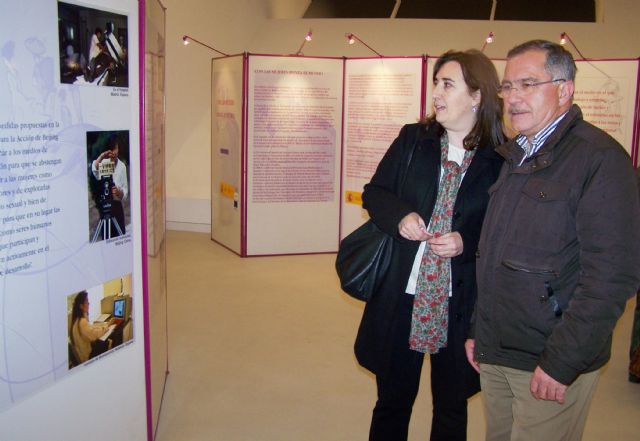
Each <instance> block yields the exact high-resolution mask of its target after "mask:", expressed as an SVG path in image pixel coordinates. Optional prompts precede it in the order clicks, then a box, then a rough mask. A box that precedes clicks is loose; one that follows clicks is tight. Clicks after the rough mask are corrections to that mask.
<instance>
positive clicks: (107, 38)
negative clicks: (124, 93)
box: [58, 2, 129, 87]
mask: <svg viewBox="0 0 640 441" xmlns="http://www.w3.org/2000/svg"><path fill="white" fill-rule="evenodd" d="M127 32H128V26H127V16H126V15H120V14H115V13H113V12H109V11H102V10H98V9H92V8H87V7H84V6H78V5H73V4H70V3H63V2H58V43H59V51H60V82H61V83H65V84H86V85H93V86H112V87H128V86H129V73H128V68H127V64H128V63H127Z"/></svg>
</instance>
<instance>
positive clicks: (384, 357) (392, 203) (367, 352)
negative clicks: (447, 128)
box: [355, 124, 502, 398]
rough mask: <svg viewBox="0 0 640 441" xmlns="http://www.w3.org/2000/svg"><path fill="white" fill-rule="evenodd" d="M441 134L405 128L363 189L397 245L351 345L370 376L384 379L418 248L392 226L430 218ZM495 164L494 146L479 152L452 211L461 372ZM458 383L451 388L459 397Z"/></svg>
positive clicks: (454, 330) (453, 341) (453, 302)
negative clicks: (457, 246)
mask: <svg viewBox="0 0 640 441" xmlns="http://www.w3.org/2000/svg"><path fill="white" fill-rule="evenodd" d="M439 130H440V126H439V125H438V124H432V125H431V126H430V128H429V130H426V129H425V126H424V125H422V124H410V125H406V126H404V127H403V128H402V130H401V131H400V134H399V135H398V138H396V140H395V141H394V142H393V144H392V145H391V147H390V148H389V150H388V151H387V153H386V154H385V156H384V158H383V159H382V161H381V162H380V164H379V165H378V168H377V170H376V173H375V174H374V176H373V177H372V179H371V182H370V183H369V184H367V185H366V186H365V189H364V193H363V207H364V208H366V209H367V210H368V212H369V215H370V216H371V219H372V220H373V222H374V223H375V224H376V225H378V227H380V228H381V229H382V230H383V231H385V232H386V233H387V234H389V235H391V236H392V237H394V239H395V240H394V243H393V255H392V261H391V268H390V270H389V272H388V273H387V276H386V279H385V280H384V282H383V284H382V286H381V288H380V289H379V290H378V292H376V293H375V294H374V296H373V298H372V299H371V300H370V301H369V302H368V303H367V305H366V307H365V310H364V315H363V317H362V322H361V323H360V329H359V331H358V337H357V339H356V344H355V351H356V357H357V358H358V361H359V362H360V364H361V365H362V366H363V367H365V368H367V369H368V370H370V371H371V372H373V373H374V374H376V375H381V376H384V375H385V372H386V369H387V368H388V362H389V359H390V354H391V349H392V344H393V341H394V335H393V332H392V330H394V329H396V328H397V327H396V326H394V320H397V319H398V314H397V311H398V307H399V303H400V302H399V301H400V299H401V298H402V296H403V295H404V292H405V288H406V286H407V282H408V280H409V275H410V273H411V268H412V266H413V262H414V259H415V256H416V252H417V250H418V246H419V244H420V243H419V242H417V241H408V240H405V239H403V238H402V237H400V235H399V233H398V224H399V223H400V220H402V218H403V217H405V216H406V215H407V214H409V213H411V212H414V211H415V212H417V213H419V214H420V216H422V218H423V219H424V220H425V223H428V222H429V219H430V218H431V212H432V210H433V207H434V204H435V201H436V196H437V191H438V183H439V174H440V137H439ZM416 140H418V143H417V144H416V149H415V152H414V154H413V159H412V161H411V165H410V167H409V170H408V172H407V177H406V181H405V184H404V188H403V191H402V198H399V197H398V196H397V190H398V186H399V181H400V179H401V175H402V172H403V170H404V168H405V167H406V162H407V156H408V154H409V152H410V150H411V148H412V146H413V144H414V142H416ZM501 165H502V158H501V157H500V156H499V155H497V154H496V153H495V152H494V151H493V149H492V148H481V149H479V150H478V152H477V153H476V155H475V156H474V159H473V161H472V162H471V165H470V166H469V168H468V169H467V172H466V174H465V176H464V179H463V180H462V183H461V184H460V188H459V191H458V196H457V199H456V202H455V205H454V214H453V231H458V232H459V233H460V234H461V236H462V240H463V244H464V250H463V253H462V254H461V255H460V256H457V257H454V258H453V259H452V261H451V278H452V279H451V280H452V287H453V296H452V297H451V299H450V307H449V344H448V346H449V347H455V350H456V358H457V364H458V366H459V367H461V369H464V368H468V367H469V366H468V363H467V361H466V359H465V356H464V349H463V345H464V340H465V339H466V337H467V332H468V327H469V321H470V318H471V314H472V311H473V304H474V302H475V298H476V283H475V277H476V276H475V252H476V248H477V243H478V239H479V236H480V227H481V225H482V220H483V218H484V213H485V209H486V205H487V202H488V194H487V190H488V188H489V187H490V186H491V185H492V184H493V183H494V182H495V180H496V178H497V176H498V173H499V170H500V167H501ZM408 344H409V343H408V341H407V345H408ZM452 369H454V367H452ZM464 385H465V379H464V378H461V379H460V381H459V384H456V386H460V389H461V390H463V391H464V389H465V386H464ZM473 389H474V390H473V391H471V392H469V391H467V392H466V395H465V397H464V398H466V396H468V395H469V394H472V393H474V392H476V390H477V386H474V387H473Z"/></svg>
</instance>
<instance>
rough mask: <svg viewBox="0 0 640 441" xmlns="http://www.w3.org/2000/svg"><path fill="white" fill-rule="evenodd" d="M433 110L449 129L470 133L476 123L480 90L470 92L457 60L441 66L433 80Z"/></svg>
mask: <svg viewBox="0 0 640 441" xmlns="http://www.w3.org/2000/svg"><path fill="white" fill-rule="evenodd" d="M433 87H434V89H433V110H434V112H435V115H436V121H438V122H439V123H440V124H442V126H443V127H444V128H445V129H446V130H447V131H454V132H459V133H461V134H463V135H466V134H468V133H469V132H470V131H471V129H472V128H473V126H474V125H475V123H476V119H477V117H476V113H475V112H474V111H473V107H474V106H478V105H479V104H480V91H476V92H473V93H469V88H468V87H467V83H466V82H465V81H464V76H463V75H462V68H461V67H460V64H459V63H458V62H457V61H449V62H447V63H445V64H443V65H442V66H441V67H440V70H439V71H438V73H437V74H436V75H435V78H434V80H433Z"/></svg>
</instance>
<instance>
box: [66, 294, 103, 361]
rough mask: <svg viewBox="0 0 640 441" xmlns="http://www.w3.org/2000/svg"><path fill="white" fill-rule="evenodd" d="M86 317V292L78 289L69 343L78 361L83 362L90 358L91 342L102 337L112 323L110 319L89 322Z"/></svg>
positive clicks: (72, 313)
mask: <svg viewBox="0 0 640 441" xmlns="http://www.w3.org/2000/svg"><path fill="white" fill-rule="evenodd" d="M88 317H89V298H88V294H87V292H86V291H80V292H79V293H78V294H77V295H76V297H75V299H74V300H73V309H72V310H71V329H70V331H71V344H72V346H73V348H74V355H75V357H76V358H77V359H78V362H79V363H84V362H85V361H87V360H88V359H89V358H90V355H91V344H92V343H93V342H95V341H96V340H98V339H99V338H100V337H102V336H103V335H104V333H105V332H106V331H107V328H108V327H109V325H110V324H111V323H112V321H111V320H110V321H109V322H104V323H94V324H90V323H89V319H88ZM108 344H110V342H109V343H108Z"/></svg>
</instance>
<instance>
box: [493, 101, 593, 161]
mask: <svg viewBox="0 0 640 441" xmlns="http://www.w3.org/2000/svg"><path fill="white" fill-rule="evenodd" d="M580 120H582V111H581V110H580V107H578V105H577V104H573V105H572V106H571V108H570V109H569V111H568V112H567V115H566V116H565V117H564V118H563V119H562V121H560V123H559V124H558V127H556V129H555V131H554V132H553V133H552V134H551V136H549V138H547V140H546V141H545V142H544V144H543V145H542V147H540V150H538V152H537V153H535V154H534V155H533V156H532V157H531V158H529V159H528V160H525V161H524V163H523V164H522V165H521V166H519V167H517V166H516V165H517V164H518V163H519V162H520V160H521V159H522V155H523V154H524V152H523V151H522V148H520V146H518V144H517V143H516V140H515V138H513V139H511V140H509V141H508V142H506V143H504V144H502V145H499V146H498V147H497V148H496V152H498V153H499V154H500V155H502V156H503V157H504V158H505V159H506V160H507V162H509V164H510V165H511V167H512V171H513V172H514V173H532V172H534V171H538V170H541V169H544V168H547V167H549V166H550V165H551V164H552V163H553V156H554V151H555V149H556V146H557V145H558V144H559V143H560V141H561V140H562V139H563V138H564V136H565V134H566V133H567V132H568V131H569V130H570V129H571V128H572V127H573V126H574V125H575V124H576V123H577V122H578V121H580Z"/></svg>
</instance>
